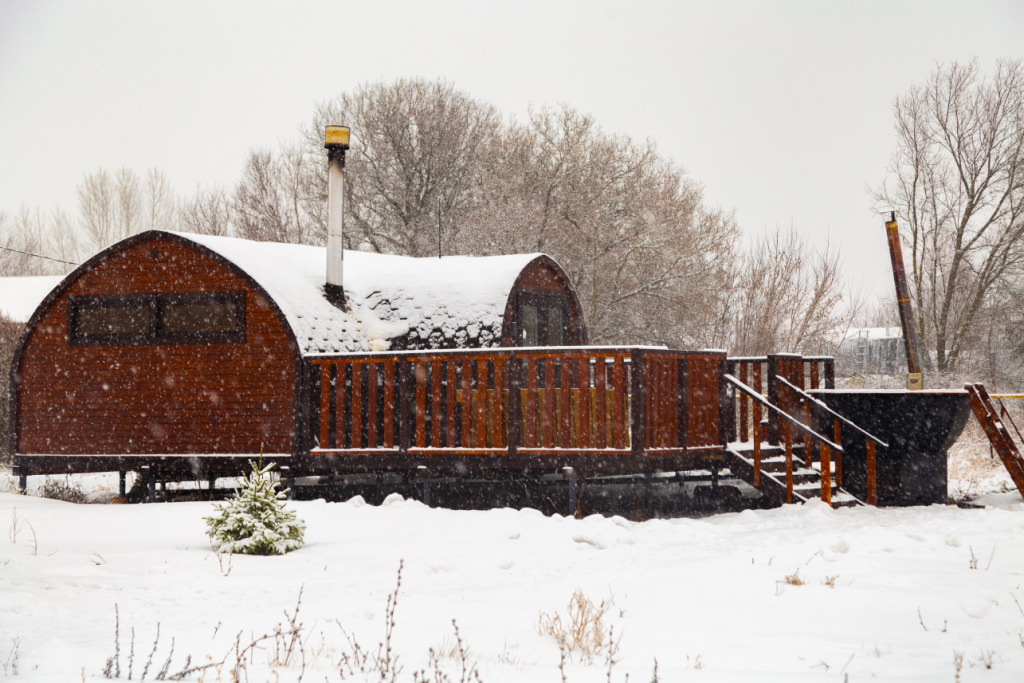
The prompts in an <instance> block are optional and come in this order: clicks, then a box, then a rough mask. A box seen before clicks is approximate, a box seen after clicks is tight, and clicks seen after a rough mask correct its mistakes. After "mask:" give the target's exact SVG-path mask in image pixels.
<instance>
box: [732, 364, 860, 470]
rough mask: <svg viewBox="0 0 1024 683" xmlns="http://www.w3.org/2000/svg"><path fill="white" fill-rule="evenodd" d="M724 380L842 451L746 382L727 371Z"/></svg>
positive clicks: (829, 445)
mask: <svg viewBox="0 0 1024 683" xmlns="http://www.w3.org/2000/svg"><path fill="white" fill-rule="evenodd" d="M725 380H726V381H727V382H729V383H730V384H732V385H733V386H735V387H736V388H737V389H739V390H740V391H742V392H743V393H744V394H746V395H747V396H749V397H750V398H752V399H754V400H755V401H757V402H758V403H760V404H761V405H762V406H764V407H765V408H767V409H768V410H773V411H775V412H776V413H778V414H779V416H780V417H783V418H785V419H786V421H788V422H789V423H790V424H792V425H793V426H794V427H796V428H797V429H798V430H800V431H802V432H805V433H806V434H808V435H809V436H810V437H811V438H814V439H817V440H819V441H821V442H822V443H824V444H825V445H826V446H828V447H829V448H831V449H833V450H836V451H839V452H840V453H842V452H843V447H842V446H840V445H839V444H837V443H834V442H833V441H832V440H831V439H829V438H828V437H826V436H823V435H821V434H819V433H818V432H816V431H814V430H813V429H811V428H810V427H808V426H807V425H805V424H804V423H803V422H801V421H800V420H799V419H798V418H795V417H793V416H792V415H790V414H789V413H787V412H786V411H785V410H783V409H782V408H779V407H778V406H777V405H775V404H774V403H772V402H770V401H769V400H768V399H766V398H764V397H763V396H761V395H760V394H759V393H758V392H757V391H756V390H755V389H754V388H753V387H750V386H747V385H746V384H744V383H743V382H741V381H739V380H738V379H736V378H735V377H733V376H732V375H730V374H728V373H726V374H725ZM787 384H788V382H787Z"/></svg>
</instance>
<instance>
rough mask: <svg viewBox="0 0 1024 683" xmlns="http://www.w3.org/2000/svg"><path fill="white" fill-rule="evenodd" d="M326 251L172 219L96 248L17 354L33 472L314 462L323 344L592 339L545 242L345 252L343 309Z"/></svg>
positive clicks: (16, 393)
mask: <svg viewBox="0 0 1024 683" xmlns="http://www.w3.org/2000/svg"><path fill="white" fill-rule="evenodd" d="M324 262H325V253H324V249H322V248H317V247H310V246H304V245H293V244H274V243H265V242H252V241H248V240H242V239H236V238H228V237H212V236H203V235H190V234H182V233H168V232H161V231H150V232H145V233H141V234H139V235H135V236H133V237H130V238H128V239H126V240H123V241H121V242H119V243H117V244H115V245H113V246H112V247H110V248H108V249H106V250H104V251H103V252H101V253H99V254H98V255H96V256H95V257H93V258H92V259H90V260H89V261H88V262H86V263H85V264H83V265H82V266H81V267H79V268H77V269H76V270H75V271H74V272H72V273H71V274H70V275H68V276H67V277H66V278H65V279H64V280H63V281H62V282H61V283H60V284H59V285H58V286H57V287H56V288H55V289H54V290H53V291H52V292H51V293H50V294H49V296H47V297H46V299H45V300H44V301H43V302H42V303H41V304H40V305H39V307H38V309H37V310H36V311H35V314H34V315H33V316H32V318H31V320H30V321H29V322H28V324H27V326H26V329H25V333H24V335H23V337H22V339H21V341H20V343H19V345H18V348H17V351H16V353H15V358H14V362H13V365H12V369H11V380H12V388H13V391H12V405H11V407H12V411H11V414H12V436H11V446H12V452H13V453H14V455H15V466H16V468H17V469H18V471H19V472H20V473H21V474H23V475H27V474H37V473H47V472H65V471H74V472H83V471H110V470H126V469H127V470H139V469H151V471H152V470H158V471H163V472H165V473H178V474H181V473H193V474H196V475H199V474H203V473H207V474H208V473H211V472H228V471H238V470H240V469H241V468H244V467H245V461H246V460H247V459H249V458H252V457H253V456H254V455H257V454H259V453H260V452H261V450H262V451H263V453H264V454H265V455H266V456H267V457H268V458H272V459H276V460H278V461H279V462H282V463H283V462H291V463H293V465H294V467H293V469H294V470H295V471H302V470H303V467H302V464H301V463H300V462H299V460H301V457H302V456H303V454H308V452H309V449H310V447H311V446H314V445H315V444H312V443H310V442H309V439H311V438H315V435H312V434H311V430H310V429H309V428H307V427H306V426H305V422H304V421H305V420H306V419H307V418H306V413H307V412H308V405H309V398H310V396H313V395H318V392H319V391H320V389H319V381H320V375H319V373H318V370H317V369H316V368H314V367H313V366H311V365H309V363H308V360H309V358H311V357H314V356H317V355H318V354H334V355H337V354H339V353H341V354H359V353H367V352H376V351H389V350H412V349H439V348H446V349H451V348H483V347H496V346H517V345H518V346H522V345H527V346H545V345H565V346H568V345H577V344H583V343H585V342H586V340H587V333H586V327H585V324H584V320H583V313H582V308H581V306H580V303H579V300H578V298H577V296H576V293H575V291H574V290H573V287H572V285H571V284H570V282H569V280H568V278H567V277H566V275H565V273H564V272H563V271H562V269H561V268H560V267H559V266H558V264H556V263H555V262H554V261H553V260H552V259H551V258H549V257H547V256H544V255H538V254H530V255H512V256H495V257H480V258H475V257H445V258H441V259H413V258H405V257H399V256H387V255H379V254H367V253H360V252H346V253H345V257H344V288H345V293H346V297H347V306H346V307H345V308H344V309H343V308H341V307H338V306H335V305H333V304H332V303H331V302H330V301H329V300H328V299H327V298H326V296H325V294H324V277H323V272H324ZM314 370H317V371H314Z"/></svg>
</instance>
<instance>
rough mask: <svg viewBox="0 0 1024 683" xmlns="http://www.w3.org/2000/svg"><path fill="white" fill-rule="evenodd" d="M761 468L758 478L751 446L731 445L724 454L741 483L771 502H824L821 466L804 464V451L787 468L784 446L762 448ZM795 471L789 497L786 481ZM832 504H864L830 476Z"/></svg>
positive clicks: (836, 505)
mask: <svg viewBox="0 0 1024 683" xmlns="http://www.w3.org/2000/svg"><path fill="white" fill-rule="evenodd" d="M760 451H761V467H760V472H758V476H756V477H755V476H754V473H755V472H757V468H756V465H755V458H754V445H753V443H752V442H749V441H747V442H734V443H731V444H728V446H727V447H726V450H725V462H726V464H727V465H728V466H729V471H730V472H732V474H733V476H736V477H738V478H739V479H742V480H743V481H745V482H747V483H748V484H750V485H751V486H754V487H755V488H756V489H757V490H758V491H760V492H761V493H763V494H764V495H765V496H767V497H768V498H769V499H771V500H772V501H774V502H776V503H779V504H783V503H787V502H793V503H805V502H807V501H809V500H811V499H812V498H821V497H822V495H821V465H820V464H819V463H812V466H811V467H807V466H806V465H805V464H803V452H802V451H803V447H798V450H795V451H794V455H796V454H797V453H799V455H800V457H799V459H796V458H794V461H793V464H792V465H790V466H789V467H787V464H786V450H785V448H783V447H782V446H772V445H769V444H762V445H761V448H760ZM788 469H792V479H793V491H792V494H791V495H790V493H789V487H788V485H787V480H788V478H789V476H788V475H787V470H788ZM829 483H830V486H829V489H830V490H829V492H828V493H829V495H828V498H829V502H830V504H831V505H832V507H833V508H840V507H853V506H858V505H864V504H865V503H864V502H863V501H861V500H859V499H857V498H856V497H855V496H853V495H852V494H851V493H849V492H848V491H846V490H844V489H843V488H841V487H840V486H839V485H838V484H837V483H836V478H835V474H834V473H831V472H830V476H829Z"/></svg>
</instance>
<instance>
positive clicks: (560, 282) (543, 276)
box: [501, 256, 588, 347]
mask: <svg viewBox="0 0 1024 683" xmlns="http://www.w3.org/2000/svg"><path fill="white" fill-rule="evenodd" d="M521 292H536V293H539V294H555V293H560V294H564V295H565V296H566V298H567V299H568V302H569V328H570V335H569V336H570V339H571V340H572V341H571V345H573V346H575V345H582V344H586V343H587V340H588V335H587V326H586V321H585V320H584V317H583V306H582V305H581V304H580V299H579V297H578V296H577V295H576V290H575V288H574V287H573V286H572V282H571V281H570V280H569V277H568V276H567V275H566V274H565V271H563V270H562V268H561V267H560V266H559V265H558V263H556V262H555V261H554V260H553V259H551V258H550V257H547V256H541V257H539V258H537V259H535V260H533V261H531V262H530V264H529V265H527V266H526V268H524V269H523V272H522V273H520V275H519V277H518V278H517V279H516V283H515V285H514V286H513V287H512V292H511V293H510V294H509V296H508V303H507V305H506V307H505V320H504V323H503V324H502V335H501V345H502V346H504V347H511V346H517V345H518V344H517V340H516V330H517V329H518V324H519V320H518V319H517V318H518V314H519V312H518V305H517V302H518V299H519V294H520V293H521Z"/></svg>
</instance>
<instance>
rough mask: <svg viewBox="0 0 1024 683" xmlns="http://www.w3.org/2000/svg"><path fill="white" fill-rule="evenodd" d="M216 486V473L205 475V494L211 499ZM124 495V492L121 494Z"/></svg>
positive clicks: (122, 482) (122, 481)
mask: <svg viewBox="0 0 1024 683" xmlns="http://www.w3.org/2000/svg"><path fill="white" fill-rule="evenodd" d="M121 484H122V485H123V484H124V479H122V480H121ZM216 488H217V475H216V474H214V473H213V472H210V473H209V474H207V475H206V494H207V497H209V499H210V500H213V491H214V489H216ZM122 495H124V494H122Z"/></svg>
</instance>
